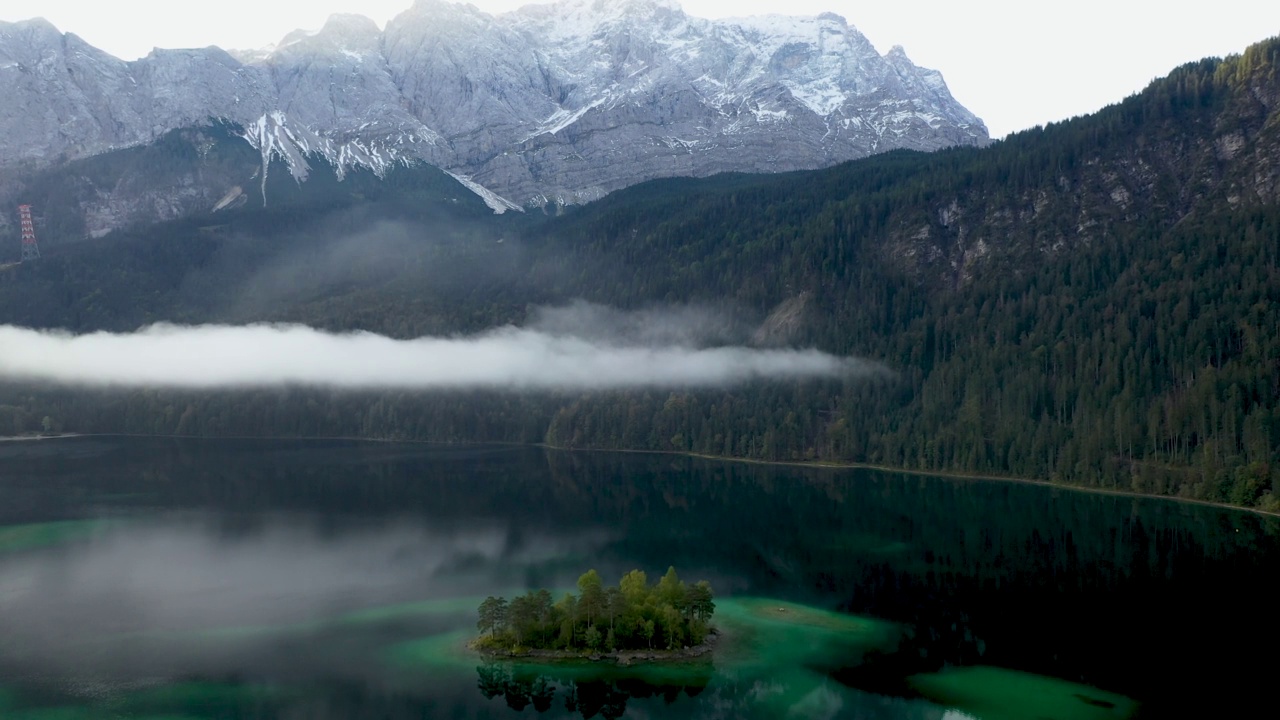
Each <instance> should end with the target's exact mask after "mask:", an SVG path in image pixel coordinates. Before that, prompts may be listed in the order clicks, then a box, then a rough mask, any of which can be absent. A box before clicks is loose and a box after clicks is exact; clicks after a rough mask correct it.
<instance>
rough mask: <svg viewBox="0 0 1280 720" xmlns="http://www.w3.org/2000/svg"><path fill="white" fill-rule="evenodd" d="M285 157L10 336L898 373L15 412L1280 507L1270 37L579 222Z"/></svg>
mask: <svg viewBox="0 0 1280 720" xmlns="http://www.w3.org/2000/svg"><path fill="white" fill-rule="evenodd" d="M228 127H229V126H228ZM185 132H187V131H178V132H177V133H176V134H171V135H169V136H167V137H168V138H169V141H170V142H172V143H174V148H175V149H173V150H172V151H171V152H161V151H160V150H158V149H155V148H151V149H147V150H146V152H150V153H154V155H152V156H149V159H146V160H142V159H138V160H137V162H139V163H144V164H145V165H146V166H148V167H155V168H157V169H158V170H163V168H164V166H163V163H162V161H163V160H164V159H165V158H166V157H170V156H177V155H182V154H184V153H185V154H187V155H190V154H197V155H198V148H199V147H201V146H206V145H202V143H203V142H204V141H203V140H194V141H193V140H191V139H189V138H185V137H184V136H183V133H185ZM209 132H210V133H213V132H214V131H212V130H211V131H209ZM224 132H225V137H221V138H219V137H214V135H206V136H203V137H206V138H208V139H209V141H210V142H212V145H207V147H208V148H209V149H208V156H209V157H210V158H215V160H216V161H217V162H219V163H226V164H227V166H232V165H236V164H237V163H245V167H246V168H248V167H254V166H255V165H256V163H257V161H258V158H257V156H256V154H255V151H253V150H252V148H250V147H249V146H248V145H247V144H245V143H242V142H239V141H238V140H237V139H236V137H235V135H234V133H233V132H232V131H231V130H229V129H226V130H224ZM119 152H120V153H125V154H128V153H134V152H139V150H137V149H135V150H131V151H119ZM237 153H240V154H237ZM102 157H105V156H102ZM118 157H120V158H123V157H125V155H121V156H118ZM128 157H137V156H134V155H128ZM94 161H102V160H101V158H90V159H88V160H85V161H81V162H83V163H92V162H94ZM121 162H123V160H121V159H115V160H112V161H111V164H119V163H121ZM211 162H213V161H211ZM179 166H181V163H179ZM236 166H237V167H239V166H238V165H236ZM67 167H68V168H71V167H74V168H76V170H75V171H74V172H70V175H69V177H90V176H93V174H94V172H95V171H94V169H93V168H92V167H91V166H90V165H76V164H74V163H73V164H71V165H68V166H67ZM271 167H272V170H271V172H270V173H269V177H268V179H267V183H268V186H269V187H268V193H269V195H270V196H271V197H272V198H273V201H272V202H271V203H269V204H268V205H267V206H266V207H263V206H262V205H261V203H256V204H255V203H253V202H250V201H249V200H246V201H245V202H243V203H240V204H236V203H232V206H230V207H227V208H225V209H223V210H220V211H218V212H217V213H208V212H206V213H205V214H201V215H193V216H190V217H184V218H181V219H178V220H175V221H172V222H169V223H166V224H163V225H159V226H154V227H138V228H135V229H131V230H130V231H128V232H118V233H115V234H114V235H113V236H112V237H111V238H110V239H107V240H105V241H103V242H94V243H79V244H75V245H67V246H63V247H60V248H54V249H53V250H52V251H51V252H49V253H48V254H47V255H46V257H45V258H44V259H42V260H40V261H39V262H33V263H24V264H22V265H18V266H11V267H8V268H5V269H3V270H0V323H13V324H20V325H26V326H33V327H53V328H66V329H70V330H75V331H91V330H97V329H110V330H131V329H134V328H136V327H138V326H139V325H140V324H143V323H148V322H156V321H162V320H171V321H177V322H184V323H207V322H234V323H246V322H277V321H283V322H300V323H305V324H308V325H312V326H316V327H324V328H329V329H334V330H369V331H374V332H379V333H383V334H387V335H392V336H396V337H416V336H419V335H422V334H437V335H440V334H444V335H447V334H453V333H473V332H479V331H483V330H485V329H488V328H494V327H497V326H502V325H506V324H515V325H521V324H524V323H526V322H527V321H528V320H529V318H530V314H531V312H532V310H531V308H534V307H536V306H539V305H562V304H567V303H570V302H573V301H575V300H579V299H581V300H587V301H590V302H595V303H599V304H603V305H608V306H611V307H617V308H624V309H627V308H630V309H644V308H662V307H670V306H672V305H674V306H677V307H686V306H694V307H712V308H718V309H723V310H724V311H725V312H726V313H727V314H729V315H730V316H731V317H732V318H734V319H736V320H737V322H736V323H732V324H727V325H730V326H731V327H730V329H729V331H730V332H736V333H738V336H737V341H738V342H742V343H753V342H754V343H757V344H783V345H791V346H808V347H815V348H818V349H821V350H825V351H828V352H832V353H837V354H840V355H852V356H857V357H863V358H869V359H871V360H874V361H876V362H877V363H880V364H882V365H884V366H887V367H888V368H890V369H891V370H892V374H891V375H889V376H887V377H883V378H881V379H878V380H874V381H869V380H853V381H849V382H838V381H831V382H795V383H787V382H774V383H758V384H755V385H751V386H743V387H737V388H731V389H727V390H718V389H707V390H671V391H668V390H664V391H660V392H659V391H635V392H613V393H604V392H601V393H583V394H576V395H569V394H559V395H557V394H550V395H527V394H522V395H515V394H501V393H493V394H466V393H447V394H435V395H432V394H427V395H423V394H414V393H389V394H378V395H372V396H370V395H350V394H341V393H331V392H327V391H306V390H300V389H292V390H282V391H280V392H275V393H239V394H230V395H227V394H222V395H218V394H207V393H203V394H202V393H195V392H190V393H181V392H168V391H165V392H160V391H150V390H148V391H139V392H106V391H104V392H100V393H86V392H85V391H83V390H82V389H69V390H65V391H43V390H38V389H33V388H31V387H30V386H26V385H17V386H5V387H0V422H3V421H4V420H5V419H6V418H8V419H9V420H10V422H12V424H13V425H14V428H15V429H18V430H21V429H22V428H31V427H33V425H32V423H33V422H35V421H34V420H33V419H39V418H42V417H43V416H49V417H50V418H51V419H54V420H57V421H58V422H61V423H63V424H64V425H65V427H66V428H67V429H68V430H74V431H82V432H93V431H123V432H160V433H163V432H175V431H180V432H184V433H186V432H190V433H199V434H210V435H218V434H262V435H281V434H284V435H290V434H301V435H325V436H353V435H360V436H369V437H387V438H401V439H406V438H412V439H432V440H446V441H461V440H503V441H513V442H526V441H543V442H548V443H550V444H553V445H560V446H571V447H594V448H627V449H643V450H661V451H686V452H698V453H705V454H714V455H725V456H732V457H743V458H751V459H760V460H786V461H809V460H821V461H837V462H862V463H872V464H877V465H885V466H891V467H899V468H909V469H913V470H920V471H933V472H940V471H946V472H963V473H973V474H984V475H1003V476H1016V477H1028V478H1039V479H1048V480H1052V481H1057V482H1064V483H1071V484H1077V485H1084V486H1089V487H1098V488H1107V489H1112V490H1122V491H1127V492H1138V493H1151V494H1159V495H1176V496H1180V497H1185V498H1195V499H1202V500H1210V501H1215V502H1227V503H1233V504H1236V505H1242V506H1251V507H1262V508H1267V509H1271V510H1277V509H1280V421H1278V418H1280V361H1278V358H1280V334H1277V333H1276V332H1275V328H1276V327H1280V39H1272V40H1268V41H1266V42H1263V43H1260V44H1258V45H1255V46H1253V47H1250V48H1248V49H1247V50H1246V51H1245V52H1244V53H1242V54H1241V55H1237V56H1232V57H1229V58H1226V59H1209V60H1204V61H1200V62H1196V63H1191V64H1188V65H1185V66H1183V67H1180V68H1177V69H1176V70H1174V71H1173V72H1172V73H1171V74H1170V75H1169V76H1168V77H1166V78H1163V79H1161V80H1158V81H1156V82H1154V83H1152V84H1151V85H1150V86H1149V87H1148V88H1147V89H1146V90H1144V91H1143V92H1142V93H1140V94H1137V95H1135V96H1132V97H1130V98H1127V99H1125V100H1124V101H1123V102H1120V103H1118V104H1116V105H1113V106H1111V107H1108V108H1105V109H1104V110H1102V111H1100V112H1098V113H1096V114H1094V115H1091V116H1088V117H1082V118H1077V119H1074V120H1071V121H1068V122H1064V123H1056V124H1053V125H1050V126H1047V127H1043V128H1036V129H1033V130H1028V131H1025V132H1022V133H1018V134H1015V135H1013V136H1011V137H1009V138H1007V139H1005V140H1003V141H1000V142H998V143H994V144H992V145H991V146H989V147H984V148H971V147H958V148H951V149H946V150H942V151H939V152H932V153H921V152H913V151H905V150H899V151H895V152H889V153H883V154H879V155H876V156H874V157H870V158H866V159H863V160H858V161H854V162H849V163H845V164H841V165H838V166H835V167H831V168H826V169H821V170H815V171H797V172H792V173H783V174H767V175H745V174H725V175H718V176H715V177H711V178H703V179H696V178H676V179H663V180H655V181H650V182H647V183H642V184H639V185H636V186H633V187H630V188H627V189H624V190H619V191H617V192H614V193H611V194H610V195H609V196H608V197H606V198H604V199H602V200H599V201H596V202H592V203H588V204H585V205H583V206H581V207H572V208H567V209H565V210H564V211H563V212H561V213H558V214H547V215H544V214H541V213H527V214H520V213H508V214H506V215H502V216H495V215H492V214H491V213H489V212H487V209H486V207H485V205H484V204H483V203H482V202H481V201H480V200H479V199H477V198H475V197H474V196H472V197H468V196H467V195H466V193H465V192H464V193H462V194H460V195H459V194H458V191H459V190H460V189H461V188H460V186H458V185H457V184H456V183H453V181H452V179H451V178H450V177H449V176H448V175H446V174H445V173H443V172H439V171H436V170H434V169H428V168H421V167H403V166H395V167H392V168H391V169H389V170H388V171H387V173H386V175H385V176H384V178H382V179H380V178H379V177H378V176H377V175H376V174H374V173H373V172H372V171H370V170H353V171H351V172H349V173H348V174H347V175H346V176H345V178H344V179H343V180H342V181H341V182H339V181H338V179H337V172H336V170H335V169H333V168H331V167H329V166H327V165H323V164H322V163H321V162H320V161H319V160H317V161H316V163H315V167H314V168H313V170H314V172H313V176H312V180H310V181H308V182H307V183H305V184H302V185H299V184H298V183H296V182H294V181H293V179H292V178H291V177H290V176H289V174H288V173H287V172H285V171H284V168H286V167H287V166H286V164H285V162H284V161H282V160H279V159H277V160H276V161H274V163H273V164H272V166H271ZM321 170H323V172H321ZM427 170H430V172H431V173H433V174H431V175H427V174H425V173H426V172H427ZM450 193H454V194H453V195H450ZM276 198H278V201H277V200H276ZM499 241H502V242H499ZM8 245H9V246H11V247H15V248H16V237H13V238H12V240H11V241H10V242H9V243H8ZM0 427H3V426H0ZM179 427H180V429H179Z"/></svg>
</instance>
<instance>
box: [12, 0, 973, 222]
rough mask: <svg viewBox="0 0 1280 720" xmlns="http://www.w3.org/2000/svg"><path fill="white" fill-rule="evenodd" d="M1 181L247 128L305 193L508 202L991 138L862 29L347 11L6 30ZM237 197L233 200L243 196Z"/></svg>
mask: <svg viewBox="0 0 1280 720" xmlns="http://www.w3.org/2000/svg"><path fill="white" fill-rule="evenodd" d="M0 94H3V96H4V97H6V98H8V102H6V103H5V104H4V106H3V107H2V108H0V169H7V170H8V171H10V172H17V171H18V170H19V169H23V170H31V169H40V168H47V167H49V166H53V165H57V164H60V163H62V162H65V161H67V160H73V159H77V158H84V157H88V156H92V155H96V154H99V153H102V152H105V151H109V150H111V149H117V148H123V147H130V146H136V145H141V144H147V143H150V142H153V141H156V140H158V139H159V138H160V137H162V136H163V135H164V134H165V133H167V132H170V131H173V130H177V129H182V128H188V127H195V126H201V125H206V124H208V123H209V122H210V120H225V121H230V122H231V123H234V124H236V125H238V126H240V127H242V128H244V133H243V135H244V138H245V139H246V140H247V141H248V142H250V143H251V144H252V145H253V146H254V148H256V149H257V150H258V151H259V152H260V153H261V155H262V158H263V165H264V169H265V168H266V166H267V165H268V164H269V161H270V160H271V159H272V158H281V159H284V160H285V161H286V163H287V165H288V166H289V168H290V170H291V171H292V172H293V174H294V175H295V176H296V177H298V178H300V179H301V178H305V177H306V175H307V172H308V166H309V162H310V161H309V160H308V157H309V156H312V155H315V156H319V157H323V158H324V159H325V160H327V161H328V162H330V163H331V164H333V165H335V166H337V167H338V168H339V172H342V171H344V170H345V169H347V168H352V167H364V168H369V169H373V170H374V171H375V172H379V173H382V172H385V171H386V170H387V169H388V168H389V167H391V166H392V165H395V164H403V163H410V162H417V161H423V162H426V163H429V164H431V165H435V166H437V167H440V168H442V169H444V170H446V171H448V172H449V173H451V174H453V175H454V176H455V177H457V178H458V179H459V180H460V181H462V182H464V183H465V184H467V185H468V186H469V187H471V188H472V189H473V190H476V191H477V192H481V193H482V194H484V195H485V196H486V197H487V199H488V200H489V201H490V203H491V204H493V205H494V206H495V208H497V209H505V208H512V207H523V206H527V205H542V204H545V203H549V202H550V203H560V204H572V203H578V202H583V201H588V200H592V199H596V198H599V197H602V196H603V195H605V194H606V193H608V192H611V191H613V190H617V189H619V188H622V187H626V186H629V185H633V184H635V183H637V182H641V181H644V180H649V179H653V178H658V177H670V176H683V175H692V176H706V175H711V174H714V173H717V172H724V171H750V172H772V171H777V170H794V169H800V168H816V167H822V166H827V165H831V164H834V163H837V162H840V161H844V160H849V159H853V158H859V157H864V156H867V155H869V154H872V153H876V152H882V151H886V150H892V149H897V148H909V149H918V150H933V149H937V148H941V147H946V146H950V145H963V144H971V145H981V144H985V143H986V142H988V137H987V131H986V128H985V126H983V124H982V122H981V121H980V120H979V119H978V118H977V117H975V116H974V115H973V114H972V113H970V112H969V111H968V110H966V109H965V108H964V107H962V106H961V105H960V104H959V103H957V102H956V101H955V99H954V98H952V97H951V94H950V93H949V91H948V90H947V86H946V83H945V82H943V79H942V76H941V75H940V74H939V73H938V72H936V71H933V70H927V69H923V68H920V67H917V66H916V65H914V64H913V63H912V62H911V61H910V60H909V59H908V58H907V56H906V54H905V53H904V52H903V50H902V49H901V48H896V47H895V48H894V49H893V50H892V51H890V52H889V53H887V54H886V55H884V56H881V55H880V54H879V53H877V52H876V51H875V49H874V48H873V47H872V46H871V44H870V43H869V42H868V41H867V39H866V38H865V37H864V36H863V35H862V34H861V33H859V32H858V31H857V29H856V28H854V27H853V26H851V25H849V24H848V23H847V22H846V21H845V20H844V19H843V18H841V17H839V16H837V15H833V14H830V13H828V14H824V15H820V16H818V17H813V18H793V17H776V16H771V17H757V18H744V19H737V20H721V21H710V20H702V19H698V18H694V17H690V16H688V15H686V14H685V13H684V12H683V11H682V10H681V8H680V7H679V5H677V4H676V3H674V2H672V0H626V1H624V2H602V1H601V0H561V1H560V2H557V3H554V4H550V5H530V6H526V7H524V8H521V9H520V10H517V11H514V12H511V13H506V14H502V15H497V16H493V15H489V14H486V13H484V12H481V11H480V10H478V9H476V8H475V7H474V6H471V5H464V4H454V3H449V2H443V1H441V0H418V2H417V3H416V4H415V5H413V6H412V7H411V8H410V9H409V10H407V11H405V12H404V13H402V14H400V15H399V16H397V17H396V18H395V19H393V20H392V21H391V22H390V23H388V25H387V27H386V29H385V31H381V30H379V28H378V27H377V26H376V25H375V24H374V23H373V22H372V21H370V20H368V19H367V18H363V17H359V16H349V15H339V16H334V17H333V18H331V19H330V20H329V22H328V23H327V24H326V25H325V26H324V27H323V28H322V29H321V30H320V31H319V32H316V33H305V32H295V33H292V34H290V35H288V36H287V37H285V38H284V39H283V40H282V41H281V42H280V43H279V44H278V45H276V46H275V47H273V48H270V49H267V50H263V51H257V52H236V53H228V52H226V51H223V50H221V49H219V48H204V49H195V50H155V51H153V52H152V53H151V54H150V55H148V56H147V57H144V58H142V59H139V60H137V61H133V62H124V61H121V60H118V59H116V58H114V57H112V56H110V55H108V54H106V53H103V52H102V51H100V50H97V49H95V48H93V47H91V46H89V45H88V44H86V43H85V42H84V41H83V40H81V39H80V38H78V37H76V36H75V35H72V34H63V33H60V32H59V31H58V30H57V29H56V28H55V27H53V26H52V25H50V24H49V23H47V22H45V21H43V20H32V21H26V22H21V23H0ZM224 190H225V189H224Z"/></svg>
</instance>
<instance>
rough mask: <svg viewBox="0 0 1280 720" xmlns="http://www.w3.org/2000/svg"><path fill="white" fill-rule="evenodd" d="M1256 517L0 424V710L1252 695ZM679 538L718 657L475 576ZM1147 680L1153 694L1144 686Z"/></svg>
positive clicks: (519, 707) (882, 714)
mask: <svg viewBox="0 0 1280 720" xmlns="http://www.w3.org/2000/svg"><path fill="white" fill-rule="evenodd" d="M1277 561H1280V528H1278V527H1277V524H1276V522H1274V521H1273V520H1270V519H1267V518H1261V517H1258V516H1253V515H1248V514H1244V513H1236V512H1231V511H1224V510H1218V509H1213V508H1205V507H1199V506H1189V505H1179V504H1175V503H1170V502H1162V501H1156V500H1137V499H1132V498H1121V497H1110V496H1099V495H1088V494H1082V493H1074V492H1068V491H1060V490H1053V489H1048V488H1043V487H1036V486H1027V485H1017V484H1008V483H995V482H980V481H955V480H946V479H936V478H924V477H914V476H905V475H898V474H892V473H875V472H866V471H822V470H804V469H797V468H783V467H777V468H775V467H761V466H751V465H741V464H731V463H718V462H712V461H703V460H695V459H685V458H677V457H669V456H651V455H625V454H589V453H582V454H573V453H558V452H544V451H542V450H538V449H530V448H492V447H476V448H435V447H427V446H405V445H384V444H362V443H346V442H265V441H262V442H259V441H219V442H213V441H209V442H197V441H174V440H138V439H101V438H78V439H69V440H59V441H41V442H34V443H0V717H3V718H20V719H21V718H30V719H36V718H39V719H41V720H53V719H55V718H152V719H158V718H206V719H212V718H276V717H280V718H317V719H323V718H348V717H370V718H397V719H398V718H436V717H442V718H453V717H458V718H486V717H493V718H508V717H514V716H516V715H517V714H522V715H524V716H527V717H533V716H535V715H538V716H540V717H548V718H551V717H578V718H582V717H604V718H614V717H623V716H626V717H637V718H642V717H677V718H684V717H689V718H694V717H760V718H769V717H796V718H824V719H825V718H846V717H847V718H855V717H856V718H937V719H939V720H941V719H942V718H948V720H959V719H961V718H966V717H982V718H988V719H990V720H995V719H1003V718H1020V717H1040V718H1062V719H1067V718H1118V717H1125V716H1135V714H1136V716H1138V717H1185V716H1188V714H1191V713H1199V714H1203V715H1207V716H1221V715H1224V714H1231V713H1233V712H1236V711H1239V710H1243V709H1249V708H1252V707H1255V706H1259V705H1262V704H1263V703H1264V701H1266V700H1267V699H1268V696H1269V693H1270V688H1271V687H1272V684H1273V681H1274V667H1275V664H1274V663H1270V662H1259V661H1258V660H1256V659H1255V658H1256V657H1258V655H1259V653H1262V654H1263V657H1265V656H1266V654H1269V653H1270V652H1271V651H1272V650H1273V649H1274V648H1275V647H1277V640H1280V637H1278V636H1280V629H1278V628H1277V624H1276V623H1275V622H1274V621H1273V618H1272V616H1271V613H1270V607H1271V606H1272V605H1273V604H1274V590H1273V589H1272V586H1273V584H1274V581H1275V577H1276V568H1277V567H1280V565H1278V564H1277ZM671 564H674V565H676V566H677V567H678V568H679V570H680V572H681V574H682V576H684V577H685V578H688V579H698V578H706V579H709V580H710V581H711V582H712V584H713V586H714V587H715V588H716V591H717V594H718V596H719V602H720V605H721V608H720V612H718V613H717V622H718V623H719V624H721V625H722V626H723V627H724V629H725V630H726V638H727V642H726V644H725V645H724V646H723V647H721V648H719V649H718V650H717V652H716V653H715V655H714V657H713V658H712V659H711V660H709V661H708V660H700V661H691V662H688V663H683V664H678V665H657V666H654V665H650V666H639V667H635V668H616V667H608V666H602V665H600V664H591V663H580V664H559V665H554V664H553V665H545V664H544V665H538V664H532V663H519V664H515V663H497V664H495V663H485V662H481V661H480V660H479V659H477V658H475V657H472V656H470V655H467V654H466V653H465V652H464V651H462V650H461V649H460V645H461V643H462V642H463V641H464V639H465V637H466V636H467V635H468V634H469V633H470V632H472V630H471V629H470V628H473V627H474V621H475V615H474V607H475V604H476V602H477V600H478V598H482V597H484V596H485V595H487V594H491V593H508V594H509V593H512V592H515V591H519V590H522V589H524V588H533V587H548V588H567V587H571V586H572V585H573V581H574V579H575V578H576V577H577V575H578V574H580V573H581V572H582V571H583V570H585V569H587V568H590V567H594V568H596V569H598V570H599V571H600V572H601V574H602V575H604V576H605V577H606V578H607V579H609V580H611V581H613V580H616V578H617V577H618V576H619V575H620V574H621V573H622V572H624V571H626V570H629V569H631V568H633V567H639V568H641V569H644V570H646V571H648V572H649V575H650V577H651V578H656V577H657V576H658V575H659V574H661V572H662V571H663V570H665V569H666V567H667V566H668V565H671ZM1135 708H1136V713H1135Z"/></svg>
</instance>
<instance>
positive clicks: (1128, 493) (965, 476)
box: [0, 433, 1280, 518]
mask: <svg viewBox="0 0 1280 720" xmlns="http://www.w3.org/2000/svg"><path fill="white" fill-rule="evenodd" d="M71 438H155V439H169V440H264V441H276V442H279V441H283V440H293V441H300V442H335V441H341V442H367V443H381V444H387V445H390V444H403V445H435V446H438V447H464V446H485V445H488V446H497V447H534V448H541V449H543V450H555V451H557V452H570V453H572V452H589V453H624V454H630V455H668V456H671V457H685V458H695V459H698V460H712V461H715V462H734V463H745V464H749V465H763V466H768V467H795V468H805V469H809V470H872V471H875V472H881V473H898V474H902V475H915V476H921V477H936V478H944V479H948V480H980V481H984V482H1008V483H1017V484H1019V485H1036V486H1040V487H1044V488H1052V489H1057V490H1067V491H1070V492H1080V493H1092V494H1097V495H1111V496H1116V497H1127V498H1135V499H1150V500H1164V501H1168V502H1174V503H1185V504H1188V505H1199V506H1201V507H1208V508H1216V509H1219V510H1235V511H1239V512H1246V513H1250V514H1253V515H1260V516H1262V517H1269V518H1280V512H1270V511H1267V510H1263V509H1261V508H1251V507H1244V506H1241V505H1230V504H1227V503H1221V502H1214V501H1212V500H1197V499H1195V498H1184V497H1179V496H1177V495H1154V494H1150V493H1139V492H1133V491H1132V490H1116V489H1109V488H1092V487H1084V486H1082V485H1072V484H1068V483H1056V482H1052V481H1050V480H1037V479H1035V478H1025V477H1017V476H1012V475H989V474H982V473H965V472H958V471H954V470H952V471H947V470H916V469H913V468H900V467H894V466H892V465H875V464H872V463H856V462H848V463H842V462H831V461H817V460H809V461H804V460H756V459H753V458H740V457H732V456H726V455H709V454H706V453H696V452H688V451H683V450H634V449H625V448H568V447H561V446H558V445H548V444H547V443H517V442H502V441H488V442H463V443H459V442H448V441H440V440H395V439H389V438H365V437H341V436H323V437H290V436H275V435H225V436H207V435H145V434H139V433H63V434H61V435H47V436H32V437H26V436H22V437H12V438H6V437H0V442H26V441H34V440H62V439H71Z"/></svg>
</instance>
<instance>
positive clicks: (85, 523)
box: [0, 520, 115, 553]
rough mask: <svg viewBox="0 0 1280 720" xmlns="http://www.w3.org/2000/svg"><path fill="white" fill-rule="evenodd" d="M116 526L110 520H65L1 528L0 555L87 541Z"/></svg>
mask: <svg viewBox="0 0 1280 720" xmlns="http://www.w3.org/2000/svg"><path fill="white" fill-rule="evenodd" d="M113 524H115V523H114V522H113V521H108V520H64V521H57V522H46V523H29V524H25V525H8V526H3V527H0V553H10V552H20V551H25V550H34V549H37V548H42V547H50V546H54V545H61V544H64V543H69V542H75V541H77V540H86V539H88V538H91V537H93V536H94V535H96V534H98V533H100V532H102V531H103V530H105V529H107V528H108V527H110V526H111V525H113Z"/></svg>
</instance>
